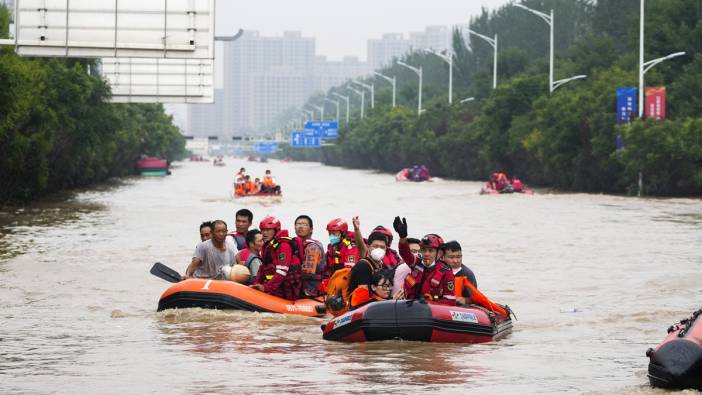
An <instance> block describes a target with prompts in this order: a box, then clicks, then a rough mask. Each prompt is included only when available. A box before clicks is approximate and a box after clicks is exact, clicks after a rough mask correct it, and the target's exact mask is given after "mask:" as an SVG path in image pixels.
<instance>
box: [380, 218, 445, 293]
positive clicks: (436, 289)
mask: <svg viewBox="0 0 702 395" xmlns="http://www.w3.org/2000/svg"><path fill="white" fill-rule="evenodd" d="M392 225H393V227H394V228H395V231H396V232H397V234H398V235H399V236H400V243H399V249H400V256H401V257H402V259H404V260H405V262H406V263H407V265H408V266H409V267H410V269H411V270H412V271H411V272H410V274H408V275H407V277H405V284H404V287H403V292H399V293H398V294H397V295H395V297H396V298H404V299H419V298H426V299H427V300H428V301H431V302H436V303H440V304H446V305H451V306H453V305H455V304H456V295H455V291H454V276H453V271H452V270H451V267H450V266H448V265H447V264H446V263H444V262H443V261H442V260H441V256H440V253H439V248H440V247H441V245H442V244H444V240H443V239H442V238H441V236H439V235H437V234H434V233H430V234H428V235H426V236H424V237H422V239H421V240H420V243H419V247H420V251H421V254H422V256H421V258H420V257H416V256H414V255H413V254H412V252H411V251H410V248H409V243H407V220H406V219H404V218H402V219H400V217H395V220H394V221H393V224H392Z"/></svg>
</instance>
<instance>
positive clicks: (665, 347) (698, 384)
mask: <svg viewBox="0 0 702 395" xmlns="http://www.w3.org/2000/svg"><path fill="white" fill-rule="evenodd" d="M646 356H647V357H649V359H650V360H649V363H648V378H649V380H650V381H651V385H652V386H654V387H661V388H670V389H687V388H692V389H696V390H699V391H702V309H700V310H697V311H696V312H694V313H693V314H692V317H690V318H688V319H685V320H682V321H680V322H679V323H677V324H675V325H673V326H671V327H670V328H668V336H667V337H666V338H665V339H664V340H663V342H662V343H661V344H659V345H658V346H657V347H656V348H655V349H652V348H649V349H648V351H646Z"/></svg>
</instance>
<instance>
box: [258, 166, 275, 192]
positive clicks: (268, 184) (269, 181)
mask: <svg viewBox="0 0 702 395" xmlns="http://www.w3.org/2000/svg"><path fill="white" fill-rule="evenodd" d="M261 184H262V185H261V192H268V193H280V185H278V184H276V182H275V178H273V176H271V171H270V170H266V175H265V176H263V180H261Z"/></svg>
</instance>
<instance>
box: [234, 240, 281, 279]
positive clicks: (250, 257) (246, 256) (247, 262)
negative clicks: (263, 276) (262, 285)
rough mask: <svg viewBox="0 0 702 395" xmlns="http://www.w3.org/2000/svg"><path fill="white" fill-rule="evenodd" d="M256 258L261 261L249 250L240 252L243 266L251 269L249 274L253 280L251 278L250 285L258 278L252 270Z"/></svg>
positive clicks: (240, 260)
mask: <svg viewBox="0 0 702 395" xmlns="http://www.w3.org/2000/svg"><path fill="white" fill-rule="evenodd" d="M256 258H258V259H261V257H260V256H258V255H256V254H253V253H251V250H249V249H248V248H246V249H244V250H241V251H239V262H241V264H242V265H244V266H246V268H247V269H249V273H251V278H249V283H251V282H253V280H254V278H255V277H256V273H254V272H253V270H251V263H252V262H253V261H254V260H255V259H256ZM271 277H273V276H271ZM269 280H270V279H269Z"/></svg>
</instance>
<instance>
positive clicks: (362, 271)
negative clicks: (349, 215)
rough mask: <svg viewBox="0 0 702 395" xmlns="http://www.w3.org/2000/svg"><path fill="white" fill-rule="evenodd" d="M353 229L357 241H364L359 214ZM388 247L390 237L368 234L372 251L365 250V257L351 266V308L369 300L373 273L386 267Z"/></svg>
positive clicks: (369, 248)
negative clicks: (385, 259)
mask: <svg viewBox="0 0 702 395" xmlns="http://www.w3.org/2000/svg"><path fill="white" fill-rule="evenodd" d="M353 229H354V236H355V239H356V240H357V241H358V240H360V242H359V243H362V242H363V236H362V234H361V221H360V219H359V218H358V216H356V217H353ZM387 248H388V239H387V237H386V236H385V235H384V234H382V233H380V232H374V233H371V234H370V236H368V250H369V251H370V252H369V253H367V254H365V250H364V254H365V255H364V256H363V258H361V259H360V260H359V261H358V262H357V263H356V264H355V265H353V267H352V268H351V276H350V278H349V286H348V294H349V295H351V297H350V300H349V302H350V303H349V308H350V309H352V310H353V309H355V308H357V307H358V306H360V305H361V304H365V303H367V302H368V301H369V298H370V292H371V285H372V280H373V274H375V273H376V272H378V271H380V270H381V269H383V268H384V267H385V264H384V263H383V258H384V257H385V252H386V250H387ZM388 283H390V281H388ZM359 288H360V290H359ZM354 295H355V298H354Z"/></svg>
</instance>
